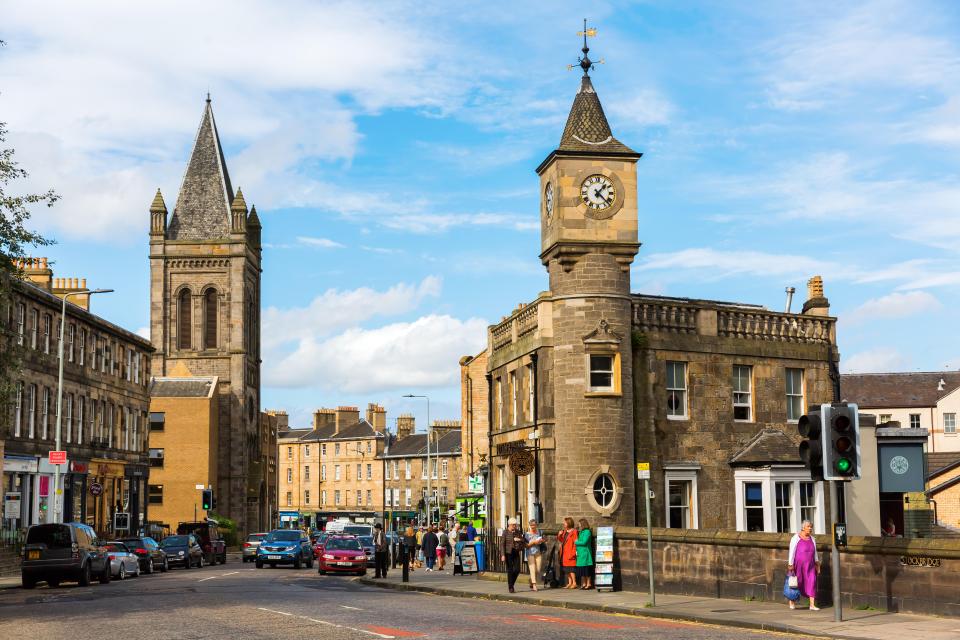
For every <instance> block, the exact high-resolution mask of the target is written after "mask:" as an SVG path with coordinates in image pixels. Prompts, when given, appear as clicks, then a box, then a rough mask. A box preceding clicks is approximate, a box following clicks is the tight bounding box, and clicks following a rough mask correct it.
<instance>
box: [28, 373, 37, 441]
mask: <svg viewBox="0 0 960 640" xmlns="http://www.w3.org/2000/svg"><path fill="white" fill-rule="evenodd" d="M28 389H29V391H30V392H29V393H28V394H27V399H28V402H27V411H28V414H27V415H28V416H29V419H28V420H27V437H28V438H30V439H31V440H32V439H33V438H35V437H36V435H37V385H36V384H31V385H30V386H29V387H28Z"/></svg>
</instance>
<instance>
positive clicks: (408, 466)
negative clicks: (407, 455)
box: [393, 460, 413, 480]
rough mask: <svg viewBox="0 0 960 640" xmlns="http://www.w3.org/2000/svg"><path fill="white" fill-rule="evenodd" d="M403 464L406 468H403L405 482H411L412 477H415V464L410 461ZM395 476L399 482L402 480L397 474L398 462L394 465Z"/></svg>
mask: <svg viewBox="0 0 960 640" xmlns="http://www.w3.org/2000/svg"><path fill="white" fill-rule="evenodd" d="M403 464H404V468H403V472H404V479H405V480H410V476H411V475H413V464H412V463H411V462H410V461H409V460H404V461H403ZM393 475H394V477H395V478H397V479H398V480H399V479H400V475H399V474H398V473H397V463H396V462H394V463H393Z"/></svg>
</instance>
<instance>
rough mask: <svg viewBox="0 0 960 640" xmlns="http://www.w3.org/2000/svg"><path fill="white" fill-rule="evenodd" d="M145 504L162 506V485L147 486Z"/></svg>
mask: <svg viewBox="0 0 960 640" xmlns="http://www.w3.org/2000/svg"><path fill="white" fill-rule="evenodd" d="M147 502H148V503H149V504H163V485H162V484H150V485H147Z"/></svg>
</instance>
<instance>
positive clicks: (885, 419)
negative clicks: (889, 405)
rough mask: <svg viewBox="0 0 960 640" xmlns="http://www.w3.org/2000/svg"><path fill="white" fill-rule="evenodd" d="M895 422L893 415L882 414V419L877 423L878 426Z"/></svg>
mask: <svg viewBox="0 0 960 640" xmlns="http://www.w3.org/2000/svg"><path fill="white" fill-rule="evenodd" d="M891 420H893V415H892V414H889V413H881V414H880V419H879V420H878V421H877V423H878V424H883V423H884V422H890V421H891Z"/></svg>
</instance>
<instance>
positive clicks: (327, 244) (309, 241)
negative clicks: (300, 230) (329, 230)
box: [297, 236, 344, 249]
mask: <svg viewBox="0 0 960 640" xmlns="http://www.w3.org/2000/svg"><path fill="white" fill-rule="evenodd" d="M297 242H299V243H300V244H305V245H307V246H308V247H318V248H320V249H343V248H344V245H342V244H340V243H339V242H337V241H336V240H331V239H330V238H311V237H309V236H297Z"/></svg>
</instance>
